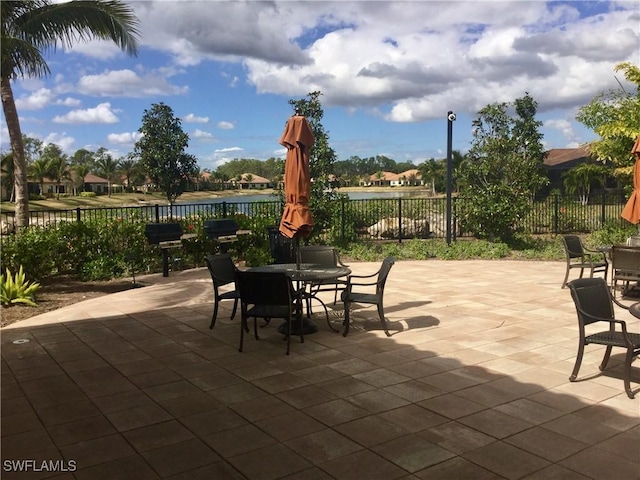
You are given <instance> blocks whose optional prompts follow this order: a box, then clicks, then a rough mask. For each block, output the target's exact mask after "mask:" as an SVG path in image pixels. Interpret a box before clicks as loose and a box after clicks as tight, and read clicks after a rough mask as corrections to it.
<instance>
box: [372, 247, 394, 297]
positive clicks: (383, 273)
mask: <svg viewBox="0 0 640 480" xmlns="http://www.w3.org/2000/svg"><path fill="white" fill-rule="evenodd" d="M394 263H396V259H395V258H393V257H391V256H389V257H387V258H385V259H384V260H383V261H382V265H381V266H380V270H379V271H378V281H377V283H376V295H382V293H383V292H384V284H385V283H387V277H388V276H389V272H390V271H391V267H393V264H394Z"/></svg>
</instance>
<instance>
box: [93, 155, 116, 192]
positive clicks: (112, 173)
mask: <svg viewBox="0 0 640 480" xmlns="http://www.w3.org/2000/svg"><path fill="white" fill-rule="evenodd" d="M118 163H119V162H118V161H117V160H114V159H113V157H112V156H111V154H110V153H109V152H107V149H106V148H99V149H98V151H97V152H96V168H97V169H98V174H99V175H100V176H101V177H104V178H106V179H107V182H108V185H107V192H108V195H109V196H111V189H112V188H111V186H112V185H113V182H114V180H115V178H116V176H117V173H118Z"/></svg>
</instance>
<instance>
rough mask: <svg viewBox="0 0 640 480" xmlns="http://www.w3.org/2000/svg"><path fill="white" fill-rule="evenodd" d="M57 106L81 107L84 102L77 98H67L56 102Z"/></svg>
mask: <svg viewBox="0 0 640 480" xmlns="http://www.w3.org/2000/svg"><path fill="white" fill-rule="evenodd" d="M55 104H56V105H62V106H64V107H79V106H80V105H81V104H82V102H81V101H80V100H78V99H77V98H71V97H67V98H65V99H63V100H56V101H55Z"/></svg>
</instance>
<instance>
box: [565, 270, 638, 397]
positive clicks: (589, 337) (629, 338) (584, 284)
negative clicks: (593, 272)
mask: <svg viewBox="0 0 640 480" xmlns="http://www.w3.org/2000/svg"><path fill="white" fill-rule="evenodd" d="M568 285H569V289H570V290H571V297H572V298H573V302H574V303H575V306H576V312H577V314H578V332H579V333H578V335H579V338H578V355H577V357H576V363H575V366H574V367H573V372H572V373H571V376H570V377H569V380H571V381H572V382H575V381H576V378H577V377H578V371H579V370H580V365H581V363H582V355H583V353H584V347H585V345H589V344H596V345H605V346H606V347H607V348H606V349H605V351H604V358H603V359H602V363H601V364H600V371H602V370H604V369H605V368H606V367H607V364H608V363H609V357H610V356H611V350H612V348H613V347H619V348H625V349H626V350H627V354H626V355H625V359H624V373H623V379H624V389H625V391H626V392H627V396H628V397H629V398H633V396H634V394H633V391H632V390H631V362H632V361H633V359H634V357H636V356H638V354H640V334H638V333H629V332H628V331H627V324H626V322H625V321H623V320H616V319H615V318H614V314H615V313H614V310H613V303H614V299H613V297H612V295H611V292H610V290H609V287H608V286H607V283H606V282H605V280H604V279H602V278H580V279H576V280H573V281H571V282H569V284H568ZM616 304H617V302H616ZM594 324H604V325H603V326H606V327H607V329H606V330H602V331H598V332H596V333H591V332H593V331H594V330H593V327H592V325H594ZM616 327H617V328H616ZM587 328H588V329H589V333H587V331H586V330H587Z"/></svg>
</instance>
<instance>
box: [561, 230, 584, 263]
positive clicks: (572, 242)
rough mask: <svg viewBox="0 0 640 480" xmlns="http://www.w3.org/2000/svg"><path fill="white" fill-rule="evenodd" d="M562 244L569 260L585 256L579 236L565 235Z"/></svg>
mask: <svg viewBox="0 0 640 480" xmlns="http://www.w3.org/2000/svg"><path fill="white" fill-rule="evenodd" d="M562 243H563V244H564V251H565V253H566V254H567V258H576V257H581V256H582V255H583V254H584V248H583V247H582V241H581V240H580V237H579V236H577V235H563V237H562Z"/></svg>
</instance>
